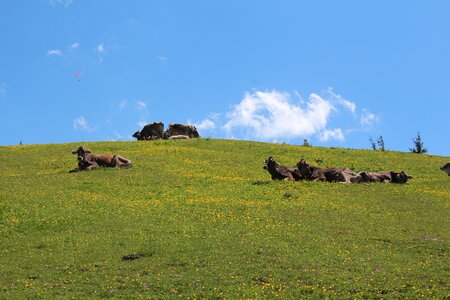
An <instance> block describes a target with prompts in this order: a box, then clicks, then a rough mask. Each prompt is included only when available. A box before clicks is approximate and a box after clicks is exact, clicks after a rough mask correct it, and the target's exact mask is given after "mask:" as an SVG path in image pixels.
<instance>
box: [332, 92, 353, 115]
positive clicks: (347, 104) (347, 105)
mask: <svg viewBox="0 0 450 300" xmlns="http://www.w3.org/2000/svg"><path fill="white" fill-rule="evenodd" d="M327 93H328V95H330V96H331V99H333V100H335V101H336V102H337V103H339V104H340V105H342V106H344V107H345V108H346V109H348V110H349V111H351V112H352V113H353V114H354V113H355V111H356V104H355V103H354V102H352V101H350V100H347V99H344V98H342V96H341V95H337V94H335V93H334V92H333V88H332V87H329V88H328V89H327Z"/></svg>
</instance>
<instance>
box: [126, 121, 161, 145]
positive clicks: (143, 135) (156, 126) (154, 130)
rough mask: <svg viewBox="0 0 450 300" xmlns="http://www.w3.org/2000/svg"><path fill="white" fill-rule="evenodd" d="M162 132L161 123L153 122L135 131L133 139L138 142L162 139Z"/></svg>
mask: <svg viewBox="0 0 450 300" xmlns="http://www.w3.org/2000/svg"><path fill="white" fill-rule="evenodd" d="M163 132H164V124H163V123H162V122H153V123H151V124H147V125H145V126H144V128H142V130H141V131H136V132H135V133H134V134H133V137H134V138H136V139H137V140H138V141H142V140H158V139H162V137H163Z"/></svg>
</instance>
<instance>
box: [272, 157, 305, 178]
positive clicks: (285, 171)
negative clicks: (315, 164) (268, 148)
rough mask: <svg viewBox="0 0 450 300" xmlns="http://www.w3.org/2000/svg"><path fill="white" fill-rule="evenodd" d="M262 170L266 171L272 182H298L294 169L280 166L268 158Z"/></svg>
mask: <svg viewBox="0 0 450 300" xmlns="http://www.w3.org/2000/svg"><path fill="white" fill-rule="evenodd" d="M263 169H264V170H267V171H268V172H269V173H270V175H272V180H295V181H297V180H300V179H302V178H301V176H300V174H297V173H296V170H295V168H289V167H285V166H281V165H280V164H278V163H277V162H276V161H275V159H274V158H273V157H272V156H270V157H269V158H268V159H266V160H265V162H264V167H263Z"/></svg>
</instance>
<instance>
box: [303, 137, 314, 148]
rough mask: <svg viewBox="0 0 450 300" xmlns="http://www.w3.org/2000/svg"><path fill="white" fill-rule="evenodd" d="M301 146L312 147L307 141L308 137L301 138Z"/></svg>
mask: <svg viewBox="0 0 450 300" xmlns="http://www.w3.org/2000/svg"><path fill="white" fill-rule="evenodd" d="M303 147H312V145H311V144H310V143H309V142H308V139H303Z"/></svg>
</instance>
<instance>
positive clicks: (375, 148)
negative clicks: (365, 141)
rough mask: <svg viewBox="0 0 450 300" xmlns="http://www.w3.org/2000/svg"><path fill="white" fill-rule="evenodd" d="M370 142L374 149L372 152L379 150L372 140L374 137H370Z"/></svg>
mask: <svg viewBox="0 0 450 300" xmlns="http://www.w3.org/2000/svg"><path fill="white" fill-rule="evenodd" d="M369 142H370V146H371V147H372V150H377V145H376V144H375V142H374V141H373V140H372V137H371V136H369Z"/></svg>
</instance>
